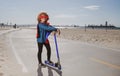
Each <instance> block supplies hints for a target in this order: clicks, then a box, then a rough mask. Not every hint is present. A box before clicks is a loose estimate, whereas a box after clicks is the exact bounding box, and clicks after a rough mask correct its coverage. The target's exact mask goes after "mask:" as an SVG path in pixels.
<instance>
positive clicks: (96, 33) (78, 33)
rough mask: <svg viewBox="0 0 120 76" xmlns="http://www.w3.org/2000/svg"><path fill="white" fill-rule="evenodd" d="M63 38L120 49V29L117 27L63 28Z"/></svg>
mask: <svg viewBox="0 0 120 76" xmlns="http://www.w3.org/2000/svg"><path fill="white" fill-rule="evenodd" d="M60 37H61V38H64V39H69V40H75V41H81V42H84V43H89V44H92V45H97V46H102V47H106V48H112V49H118V50H120V30H115V29H108V30H107V31H106V30H105V29H86V31H85V29H80V28H66V29H61V36H60Z"/></svg>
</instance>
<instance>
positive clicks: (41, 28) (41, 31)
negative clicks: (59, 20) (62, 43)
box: [37, 23, 57, 43]
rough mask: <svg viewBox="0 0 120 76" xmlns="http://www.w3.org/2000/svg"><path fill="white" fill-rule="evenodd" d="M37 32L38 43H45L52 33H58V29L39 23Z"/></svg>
mask: <svg viewBox="0 0 120 76" xmlns="http://www.w3.org/2000/svg"><path fill="white" fill-rule="evenodd" d="M37 28H38V29H37V30H38V35H39V37H38V38H37V42H40V43H44V42H45V41H46V39H47V38H48V35H49V34H50V33H51V32H52V31H57V28H55V27H53V26H50V25H47V24H44V23H39V24H38V25H37Z"/></svg>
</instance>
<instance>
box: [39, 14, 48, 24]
mask: <svg viewBox="0 0 120 76" xmlns="http://www.w3.org/2000/svg"><path fill="white" fill-rule="evenodd" d="M40 21H41V23H45V22H46V21H47V17H46V16H45V15H44V14H43V15H41V20H40Z"/></svg>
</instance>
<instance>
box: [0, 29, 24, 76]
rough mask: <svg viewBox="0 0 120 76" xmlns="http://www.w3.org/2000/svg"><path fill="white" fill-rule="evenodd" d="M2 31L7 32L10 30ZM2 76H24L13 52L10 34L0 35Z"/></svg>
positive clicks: (0, 70) (0, 69)
mask: <svg viewBox="0 0 120 76" xmlns="http://www.w3.org/2000/svg"><path fill="white" fill-rule="evenodd" d="M2 30H3V31H4V32H5V30H6V31H8V30H9V29H2ZM0 33H1V31H0ZM0 76H23V74H22V71H21V66H20V65H19V64H18V63H17V61H16V59H15V57H14V55H13V53H12V51H11V46H10V45H9V38H8V33H6V34H2V35H0Z"/></svg>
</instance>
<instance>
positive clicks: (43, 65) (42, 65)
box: [38, 63, 46, 68]
mask: <svg viewBox="0 0 120 76" xmlns="http://www.w3.org/2000/svg"><path fill="white" fill-rule="evenodd" d="M38 66H40V67H43V68H45V67H46V66H45V64H43V63H40V64H38Z"/></svg>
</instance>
